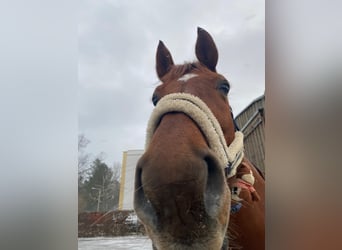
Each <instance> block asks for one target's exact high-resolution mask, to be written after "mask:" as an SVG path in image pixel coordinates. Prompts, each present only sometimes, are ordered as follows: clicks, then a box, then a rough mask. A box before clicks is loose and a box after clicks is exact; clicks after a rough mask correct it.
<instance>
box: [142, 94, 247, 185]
mask: <svg viewBox="0 0 342 250" xmlns="http://www.w3.org/2000/svg"><path fill="white" fill-rule="evenodd" d="M170 112H181V113H184V114H186V115H187V116H189V117H190V118H191V119H192V120H194V121H195V122H196V124H197V125H198V127H199V128H200V130H201V131H202V133H203V134H204V135H205V137H206V139H207V141H208V144H209V147H210V148H211V149H212V150H213V151H214V152H216V154H217V156H218V159H219V161H220V163H221V165H222V168H223V169H227V176H228V178H230V177H232V176H234V175H235V174H236V169H237V167H238V166H239V164H240V163H241V161H242V158H243V156H244V152H243V133H242V132H240V131H236V132H235V138H234V140H233V142H232V143H231V144H230V145H229V147H228V146H227V144H226V140H225V138H224V135H223V132H222V128H221V126H220V124H219V122H218V121H217V119H216V117H215V116H214V115H213V113H212V112H211V110H210V109H209V107H208V106H207V105H206V104H205V103H204V102H203V101H202V100H201V99H200V98H198V97H196V96H194V95H191V94H187V93H173V94H169V95H166V96H164V97H163V98H161V99H160V100H159V101H158V103H157V105H156V107H155V109H154V110H153V112H152V114H151V117H150V120H149V122H148V126H147V134H146V143H145V148H147V147H148V145H149V144H150V141H151V138H152V136H153V134H154V132H155V130H156V128H157V126H158V124H159V122H160V120H161V117H162V116H163V115H164V114H166V113H170Z"/></svg>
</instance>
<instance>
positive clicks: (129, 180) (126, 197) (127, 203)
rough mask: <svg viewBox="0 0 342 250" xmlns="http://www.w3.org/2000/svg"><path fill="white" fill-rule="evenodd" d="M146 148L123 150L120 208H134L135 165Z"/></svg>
mask: <svg viewBox="0 0 342 250" xmlns="http://www.w3.org/2000/svg"><path fill="white" fill-rule="evenodd" d="M143 153H144V150H128V151H125V152H123V157H122V167H121V179H120V197H119V210H132V209H133V194H134V176H135V167H136V165H137V162H138V160H139V158H140V157H141V155H142V154H143Z"/></svg>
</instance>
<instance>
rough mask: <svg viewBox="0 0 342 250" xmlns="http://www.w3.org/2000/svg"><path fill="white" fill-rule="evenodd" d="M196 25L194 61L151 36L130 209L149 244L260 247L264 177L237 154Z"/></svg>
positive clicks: (211, 55)
mask: <svg viewBox="0 0 342 250" xmlns="http://www.w3.org/2000/svg"><path fill="white" fill-rule="evenodd" d="M197 33H198V36H197V41H196V57H197V59H198V62H193V63H186V64H183V65H175V64H174V62H173V59H172V56H171V54H170V52H169V50H168V49H167V48H166V47H165V45H164V44H163V42H161V41H160V42H159V45H158V48H157V55H156V70H157V75H158V78H159V79H160V81H161V84H160V85H159V86H158V87H157V88H156V89H155V91H154V93H153V97H152V102H153V104H154V105H155V106H156V107H155V109H154V111H153V113H152V115H151V118H150V120H149V124H148V129H147V136H146V147H145V152H144V154H143V155H142V157H141V158H140V159H139V162H138V164H137V167H136V173H135V193H134V209H135V211H136V213H137V215H138V217H139V219H140V220H141V222H142V223H143V224H144V227H145V229H146V232H147V234H148V235H149V237H150V238H151V240H152V244H153V249H158V250H162V249H203V250H204V249H205V250H207V249H212V250H216V249H217V250H219V249H253V250H259V249H264V248H265V239H264V237H265V223H264V198H265V197H264V186H265V182H264V178H263V176H262V175H261V174H260V173H259V172H258V170H257V169H256V168H255V167H254V166H253V165H252V164H251V163H250V162H249V161H248V160H247V158H246V157H245V156H244V154H243V134H242V133H241V132H239V131H237V130H238V129H237V126H236V125H235V123H234V120H233V117H232V114H231V110H230V106H229V102H228V98H227V95H228V92H229V89H230V84H229V82H228V81H227V80H226V78H225V77H224V76H222V75H220V74H219V73H217V72H216V65H217V61H218V51H217V48H216V45H215V43H214V41H213V39H212V37H211V36H210V35H209V34H208V33H207V32H206V31H205V30H203V29H201V28H198V30H197Z"/></svg>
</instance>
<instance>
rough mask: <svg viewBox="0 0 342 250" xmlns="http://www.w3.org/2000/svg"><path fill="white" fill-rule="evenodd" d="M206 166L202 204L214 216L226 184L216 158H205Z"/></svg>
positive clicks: (219, 206) (217, 211)
mask: <svg viewBox="0 0 342 250" xmlns="http://www.w3.org/2000/svg"><path fill="white" fill-rule="evenodd" d="M205 161H206V163H207V168H208V175H207V184H206V189H205V193H204V205H205V209H206V211H207V213H208V215H209V216H211V217H216V216H217V214H218V213H219V209H220V208H221V204H222V195H225V193H226V189H227V185H226V183H225V177H224V172H223V169H222V168H221V167H220V164H219V163H218V161H217V160H216V158H214V157H212V156H209V157H207V158H206V159H205Z"/></svg>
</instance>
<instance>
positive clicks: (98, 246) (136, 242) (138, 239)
mask: <svg viewBox="0 0 342 250" xmlns="http://www.w3.org/2000/svg"><path fill="white" fill-rule="evenodd" d="M78 250H152V243H151V240H150V239H149V238H147V237H144V236H126V237H95V238H78Z"/></svg>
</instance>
